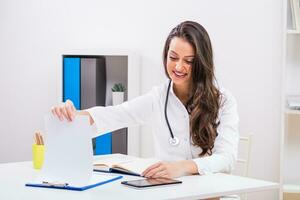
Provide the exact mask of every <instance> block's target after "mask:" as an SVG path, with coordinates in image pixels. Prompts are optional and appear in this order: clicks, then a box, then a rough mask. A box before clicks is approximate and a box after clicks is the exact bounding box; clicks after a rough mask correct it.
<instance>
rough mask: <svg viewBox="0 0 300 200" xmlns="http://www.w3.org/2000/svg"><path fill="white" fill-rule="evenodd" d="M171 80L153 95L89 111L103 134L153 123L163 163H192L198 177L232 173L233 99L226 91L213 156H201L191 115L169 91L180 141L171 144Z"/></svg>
mask: <svg viewBox="0 0 300 200" xmlns="http://www.w3.org/2000/svg"><path fill="white" fill-rule="evenodd" d="M168 83H169V81H166V82H165V83H164V84H162V85H160V86H158V87H154V88H153V89H152V90H151V91H150V92H148V93H147V94H145V95H142V96H140V97H137V98H135V99H132V100H130V101H127V102H124V103H123V104H121V105H117V106H108V107H100V106H98V107H93V108H90V109H88V110H87V111H88V112H89V113H90V115H91V116H92V118H93V119H94V121H95V125H96V129H97V133H99V134H98V135H101V134H103V133H106V132H110V131H113V130H116V129H120V128H124V127H130V126H137V125H143V124H150V125H151V126H152V130H153V133H154V145H155V146H154V147H155V148H154V149H155V156H156V157H157V158H159V159H161V160H163V161H176V160H191V159H192V160H193V161H194V162H195V163H196V165H197V167H198V172H199V174H207V173H214V172H230V171H231V170H232V168H233V166H234V163H235V160H236V157H237V148H238V138H239V133H238V121H239V120H238V114H237V106H236V101H235V99H234V97H233V96H232V95H231V94H230V93H229V92H228V91H226V90H224V89H220V91H221V93H222V100H221V105H222V107H221V108H220V110H219V116H218V117H219V120H220V124H219V126H218V129H217V131H218V137H217V138H216V140H215V144H214V148H213V154H212V155H211V156H206V157H199V153H200V152H201V151H202V150H201V148H200V147H197V146H194V145H192V143H191V138H190V127H189V114H188V112H187V110H186V108H185V106H184V105H183V104H182V103H181V101H180V100H179V99H178V98H177V96H176V95H175V93H174V91H173V84H172V85H171V88H170V94H169V100H168V118H169V122H170V126H171V127H172V131H173V134H174V135H175V136H176V137H178V138H179V141H180V143H179V145H178V146H171V145H170V144H169V138H170V132H169V129H168V127H167V123H166V120H165V116H164V106H165V99H166V94H167V88H168Z"/></svg>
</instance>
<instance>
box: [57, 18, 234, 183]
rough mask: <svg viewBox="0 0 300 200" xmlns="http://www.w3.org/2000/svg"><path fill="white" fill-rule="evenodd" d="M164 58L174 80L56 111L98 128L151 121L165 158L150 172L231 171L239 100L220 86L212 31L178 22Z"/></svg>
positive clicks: (158, 174)
mask: <svg viewBox="0 0 300 200" xmlns="http://www.w3.org/2000/svg"><path fill="white" fill-rule="evenodd" d="M163 63H164V67H165V73H166V75H167V77H168V79H169V80H168V81H166V82H165V83H164V84H162V85H161V86H158V87H154V88H153V89H152V91H150V92H149V93H147V94H145V95H142V96H140V97H138V98H136V99H133V100H131V101H128V102H125V103H123V104H121V105H117V106H109V107H93V108H90V109H87V110H82V111H76V109H75V108H74V106H73V103H72V102H71V101H69V100H68V101H66V103H64V104H63V105H62V106H57V107H53V108H52V113H53V114H54V115H56V116H57V117H58V118H59V119H60V120H64V119H67V120H69V121H72V120H73V119H74V117H75V116H76V115H87V116H89V118H90V123H91V124H92V125H94V126H95V127H96V129H97V133H106V132H109V131H112V130H116V129H119V128H123V127H129V126H136V125H141V124H151V125H152V127H153V130H154V143H155V153H156V157H157V158H160V159H161V160H163V162H159V163H156V164H154V165H152V166H150V167H149V168H148V169H146V170H145V171H144V172H143V175H144V176H145V177H152V178H157V177H167V178H173V177H179V176H183V175H191V174H207V173H214V172H230V171H231V169H232V168H233V165H234V162H235V159H236V156H237V145H238V115H237V108H236V101H235V99H234V97H233V96H232V95H231V94H230V93H229V92H227V91H226V90H224V89H220V88H218V87H217V86H216V81H215V75H214V63H213V51H212V46H211V42H210V38H209V36H208V33H207V32H206V30H205V29H204V28H203V27H202V26H201V25H200V24H198V23H196V22H192V21H185V22H183V23H181V24H179V25H178V26H176V27H175V28H174V29H173V30H172V31H171V33H170V34H169V36H168V38H167V40H166V43H165V47H164V52H163ZM166 116H167V117H166Z"/></svg>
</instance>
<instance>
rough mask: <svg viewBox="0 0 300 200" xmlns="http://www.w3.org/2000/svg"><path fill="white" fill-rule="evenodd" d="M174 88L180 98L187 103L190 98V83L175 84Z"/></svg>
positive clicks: (184, 103)
mask: <svg viewBox="0 0 300 200" xmlns="http://www.w3.org/2000/svg"><path fill="white" fill-rule="evenodd" d="M173 90H174V93H175V94H176V96H177V97H178V99H179V100H180V101H181V102H182V103H183V105H186V103H187V101H188V100H189V91H190V87H189V85H175V84H174V85H173Z"/></svg>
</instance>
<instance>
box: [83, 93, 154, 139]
mask: <svg viewBox="0 0 300 200" xmlns="http://www.w3.org/2000/svg"><path fill="white" fill-rule="evenodd" d="M86 111H88V112H89V114H90V115H91V117H92V118H93V120H94V125H93V126H94V127H93V128H94V130H95V137H96V136H99V135H103V134H105V133H107V132H111V131H114V130H117V129H120V128H124V127H132V126H138V125H143V124H146V123H149V122H150V120H151V118H152V113H153V94H152V92H149V93H147V94H145V95H142V96H139V97H137V98H135V99H132V100H130V101H127V102H124V103H122V104H120V105H116V106H107V107H103V106H96V107H92V108H90V109H87V110H86Z"/></svg>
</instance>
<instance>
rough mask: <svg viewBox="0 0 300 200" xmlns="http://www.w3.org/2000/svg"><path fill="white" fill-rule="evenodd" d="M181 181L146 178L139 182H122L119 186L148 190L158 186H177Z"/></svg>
mask: <svg viewBox="0 0 300 200" xmlns="http://www.w3.org/2000/svg"><path fill="white" fill-rule="evenodd" d="M179 183H182V181H178V180H174V179H168V178H147V179H141V180H133V181H122V182H121V184H124V185H127V186H131V187H134V188H139V189H141V188H149V187H153V186H160V185H173V184H179Z"/></svg>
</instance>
